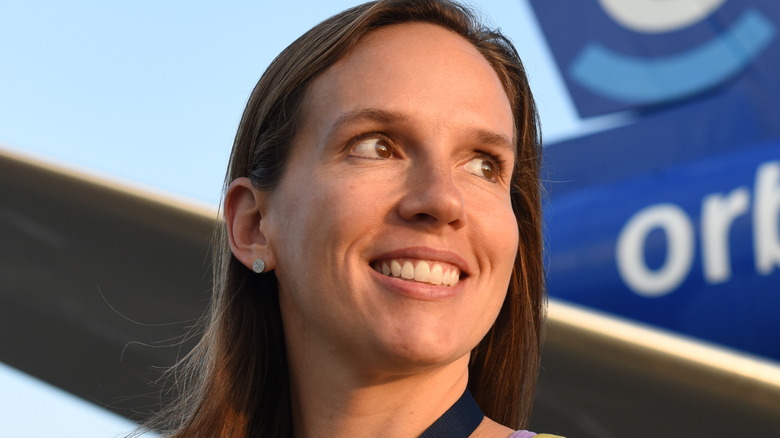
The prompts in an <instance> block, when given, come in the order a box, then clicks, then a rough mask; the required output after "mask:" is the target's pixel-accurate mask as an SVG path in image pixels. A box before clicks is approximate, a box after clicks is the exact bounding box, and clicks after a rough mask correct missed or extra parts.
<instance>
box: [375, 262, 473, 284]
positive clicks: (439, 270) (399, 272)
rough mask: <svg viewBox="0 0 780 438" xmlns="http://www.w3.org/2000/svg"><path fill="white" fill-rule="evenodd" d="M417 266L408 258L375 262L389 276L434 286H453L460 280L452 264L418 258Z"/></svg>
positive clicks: (378, 269)
mask: <svg viewBox="0 0 780 438" xmlns="http://www.w3.org/2000/svg"><path fill="white" fill-rule="evenodd" d="M416 263H417V266H415V265H413V264H412V261H410V260H390V261H389V262H387V261H386V262H382V264H381V265H379V264H376V265H375V269H376V270H377V271H379V272H381V273H382V274H384V275H387V276H389V277H396V278H399V277H400V278H403V279H405V280H413V281H419V282H421V283H429V284H433V285H436V286H439V285H444V286H449V287H451V286H455V285H456V284H458V281H459V280H460V271H459V270H458V269H457V268H455V267H454V266H452V265H448V264H446V263H445V264H442V263H436V262H428V261H425V260H419V261H417V262H416Z"/></svg>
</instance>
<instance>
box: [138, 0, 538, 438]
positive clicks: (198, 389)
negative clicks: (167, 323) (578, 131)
mask: <svg viewBox="0 0 780 438" xmlns="http://www.w3.org/2000/svg"><path fill="white" fill-rule="evenodd" d="M406 22H429V23H433V24H436V25H439V26H442V27H444V28H446V29H449V30H451V31H453V32H455V33H457V34H459V35H460V36H462V37H463V38H465V39H466V40H468V41H469V42H471V43H472V44H474V46H475V47H476V48H477V49H478V50H479V51H480V52H481V53H482V54H483V56H484V57H485V59H487V60H488V62H489V63H490V64H491V65H492V67H493V69H494V70H495V72H496V73H497V75H498V77H499V79H500V80H501V83H502V84H503V86H504V89H505V91H506V94H507V96H508V97H509V100H510V103H511V106H512V110H513V113H514V118H515V131H516V135H515V138H516V142H517V145H516V146H517V160H516V163H515V170H514V173H513V175H514V176H513V179H514V180H513V186H512V193H511V197H512V207H513V209H514V213H515V215H516V217H517V223H518V229H519V235H520V242H519V248H518V253H517V257H516V260H515V266H514V270H513V273H512V277H511V281H510V284H509V290H508V294H507V296H506V299H505V301H504V304H503V307H502V309H501V311H500V313H499V315H498V318H497V319H496V321H495V323H494V325H493V327H492V328H491V329H490V330H489V331H488V333H487V335H486V336H485V337H484V339H483V340H482V341H481V342H480V343H479V345H477V347H476V348H475V349H474V350H473V352H472V354H471V361H470V363H469V373H470V378H469V388H470V389H471V391H472V393H473V394H474V397H475V398H476V400H477V402H478V403H479V405H480V406H481V407H482V410H483V411H484V412H485V414H486V415H487V416H488V417H490V418H492V419H494V420H495V421H498V422H499V423H503V424H505V425H508V426H510V427H516V428H517V427H523V426H524V425H525V424H526V423H527V421H528V419H529V415H530V410H531V406H532V400H533V393H534V388H535V384H536V383H535V382H536V377H537V368H538V363H539V354H540V353H539V350H540V338H541V334H540V331H541V324H542V321H543V310H544V292H543V289H544V285H543V268H542V237H541V206H540V188H539V178H538V173H539V166H540V139H539V132H538V121H537V115H536V110H535V107H534V102H533V98H532V96H531V92H530V89H529V87H528V81H527V78H526V76H525V72H524V70H523V66H522V64H521V62H520V58H519V57H518V55H517V52H516V51H515V49H514V47H513V46H512V44H511V43H510V42H509V41H508V40H507V39H506V38H505V37H504V36H503V35H502V34H500V33H499V32H497V31H493V30H490V29H486V28H485V27H483V26H482V25H480V23H479V22H478V20H477V19H476V17H475V16H474V14H473V13H472V12H471V11H470V10H468V9H467V8H465V7H464V6H462V5H459V4H457V3H455V2H452V1H448V0H384V1H378V2H371V3H366V4H363V5H360V6H357V7H354V8H351V9H348V10H346V11H344V12H342V13H340V14H338V15H336V16H334V17H332V18H330V19H328V20H325V21H323V22H322V23H320V24H319V25H317V26H315V27H314V28H312V29H311V30H309V31H308V32H306V33H305V34H304V35H303V36H301V37H300V38H298V39H297V40H296V41H295V42H293V43H292V44H291V45H290V46H289V47H287V48H286V49H285V50H284V51H283V52H282V53H281V54H280V55H279V56H278V57H277V58H276V59H275V60H274V61H273V62H272V63H271V65H270V66H269V67H268V69H267V70H266V72H265V73H264V74H263V76H262V78H261V79H260V81H259V82H258V84H257V85H256V87H255V89H254V91H253V92H252V95H251V96H250V98H249V102H248V104H247V106H246V109H245V111H244V114H243V117H242V119H241V124H240V126H239V128H238V133H237V135H236V139H235V143H234V145H233V152H232V155H231V159H230V165H229V169H228V173H227V177H226V186H227V184H230V182H231V181H233V180H234V179H235V178H238V177H242V176H248V177H250V178H251V180H252V181H253V183H254V185H255V186H256V187H257V188H259V189H264V190H270V189H273V188H274V187H275V185H276V184H277V183H278V182H279V180H280V176H281V175H282V173H283V171H284V166H285V163H286V161H287V156H288V155H289V150H290V145H291V144H292V140H293V138H294V137H295V134H296V132H297V128H298V126H299V124H300V122H301V119H302V113H303V111H304V110H305V100H306V95H307V90H308V87H309V85H310V84H311V83H312V81H313V80H314V79H315V78H316V77H317V76H318V75H319V74H321V73H322V72H323V71H325V70H326V69H327V68H328V67H330V66H331V65H333V64H334V63H335V62H336V61H338V60H339V59H341V58H343V57H344V56H345V55H346V54H347V53H348V52H349V51H350V49H351V48H352V47H354V46H355V44H357V42H358V41H359V40H360V39H361V38H362V37H363V36H365V35H366V34H368V33H369V32H371V31H372V30H374V29H377V28H379V27H383V26H389V25H393V24H399V23H406ZM225 234H226V232H225V229H224V226H223V225H220V226H219V227H218V232H217V236H216V238H215V264H214V268H215V269H214V271H215V276H214V295H213V297H212V303H211V308H210V311H209V313H208V318H209V319H208V320H207V321H206V327H205V333H204V335H203V338H202V340H201V341H200V343H199V344H198V345H197V346H196V347H195V349H194V350H193V351H192V352H191V353H190V354H189V355H188V356H187V357H186V358H185V360H184V361H183V362H182V363H181V364H179V365H178V366H177V367H175V368H174V370H173V373H174V374H175V377H176V379H177V382H179V386H178V387H177V388H176V389H177V390H178V392H179V393H180V397H179V400H178V402H177V403H176V404H175V405H173V406H172V407H171V408H170V409H169V410H167V411H165V412H161V413H160V414H159V415H158V417H157V421H156V424H154V422H153V423H152V424H153V425H155V426H157V427H158V428H161V429H163V431H164V432H168V433H172V434H173V435H174V436H177V437H196V436H203V437H228V436H229V437H249V436H263V437H287V436H291V434H292V420H291V408H290V389H289V378H288V375H287V359H286V354H285V341H284V333H283V330H282V323H281V315H280V311H279V301H278V288H277V282H276V278H275V276H274V275H273V274H265V275H256V274H253V273H252V271H250V270H249V269H247V268H246V267H245V266H244V265H242V264H241V263H240V262H239V261H238V260H237V259H236V258H235V257H233V255H232V254H231V252H230V250H229V248H228V245H227V239H226V235H225ZM258 291H262V293H258Z"/></svg>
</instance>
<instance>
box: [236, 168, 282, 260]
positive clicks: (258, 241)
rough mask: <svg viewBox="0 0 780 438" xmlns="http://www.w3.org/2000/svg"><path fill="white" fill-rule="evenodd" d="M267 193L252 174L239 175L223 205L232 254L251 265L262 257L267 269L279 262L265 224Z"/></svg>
mask: <svg viewBox="0 0 780 438" xmlns="http://www.w3.org/2000/svg"><path fill="white" fill-rule="evenodd" d="M267 197H268V193H267V192H265V191H262V190H259V189H257V188H255V187H254V186H253V185H252V181H251V180H250V179H249V178H246V177H242V178H237V179H235V180H234V181H233V182H232V183H230V187H228V190H227V193H226V194H225V204H224V208H223V211H224V216H225V225H226V226H227V233H228V243H229V244H230V250H231V251H232V252H233V255H234V256H235V257H236V258H237V259H238V260H239V261H240V262H241V263H242V264H243V265H244V266H246V267H247V268H249V269H252V264H253V263H254V261H255V260H256V259H263V261H265V266H266V268H265V269H266V272H267V271H270V270H273V269H274V266H275V264H276V261H275V260H274V257H273V253H272V251H271V250H270V248H269V245H268V239H267V238H266V235H265V234H264V232H263V226H262V225H263V214H264V212H265V204H266V199H267Z"/></svg>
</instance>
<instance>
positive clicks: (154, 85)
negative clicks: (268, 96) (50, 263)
mask: <svg viewBox="0 0 780 438" xmlns="http://www.w3.org/2000/svg"><path fill="white" fill-rule="evenodd" d="M354 4H355V2H353V1H343V0H338V1H328V2H323V1H315V0H307V1H298V2H287V3H283V2H278V1H273V2H272V1H254V2H250V1H237V0H236V1H223V2H219V3H217V2H206V1H197V0H189V1H184V0H165V1H149V0H145V1H139V0H137V1H133V2H107V1H96V0H93V1H87V0H82V1H70V2H59V1H36V0H32V1H10V2H4V3H3V4H2V5H0V59H2V62H1V63H0V147H1V148H6V149H11V150H13V151H16V152H21V153H23V154H29V155H32V156H35V157H39V158H44V159H45V160H49V161H53V162H55V163H59V164H64V165H67V166H69V167H74V168H76V169H77V170H82V171H86V172H89V173H94V174H98V175H101V176H106V177H109V178H113V179H117V180H119V181H122V182H126V183H130V184H132V185H139V186H142V187H145V188H150V189H152V190H156V191H162V192H165V193H168V194H171V195H174V196H178V197H183V198H185V199H189V200H191V201H193V202H197V203H201V204H205V205H207V206H211V208H212V209H213V208H214V206H215V205H216V204H217V203H218V201H219V196H220V189H221V185H222V178H223V175H224V169H225V167H226V164H227V159H228V154H229V151H230V147H231V144H232V139H233V135H234V133H235V129H236V127H237V125H238V120H239V118H240V115H241V112H242V110H243V106H244V103H245V102H246V99H247V97H248V95H249V93H250V91H251V89H252V87H253V86H254V84H255V82H256V81H257V79H258V78H259V76H260V74H261V73H262V71H263V70H264V69H265V67H266V66H267V65H268V63H269V62H270V61H271V60H272V59H273V57H274V56H275V55H276V54H277V53H278V52H279V51H281V50H282V49H283V48H284V47H285V46H287V45H288V44H289V43H290V42H292V41H293V40H294V39H295V38H296V37H298V36H299V35H300V34H302V33H303V32H304V31H305V30H307V29H308V28H310V27H311V26H313V25H314V24H316V23H317V22H319V21H321V20H322V19H324V18H326V17H328V16H330V15H332V14H334V13H336V12H338V11H340V10H343V9H344V8H346V7H349V6H352V5H354ZM472 4H473V5H475V6H476V7H477V8H478V9H479V10H481V11H482V12H483V13H484V15H485V16H487V17H489V19H490V20H491V21H492V22H493V24H494V25H495V26H498V27H501V28H502V29H503V30H504V32H505V33H506V34H507V35H509V36H510V38H512V39H513V40H514V42H515V43H516V45H517V46H518V49H519V51H520V53H521V56H522V57H523V58H524V60H525V63H526V67H527V70H528V72H529V75H530V78H531V83H532V88H533V89H534V92H535V94H536V98H537V101H538V105H539V109H540V112H541V116H542V124H543V132H544V134H545V136H546V137H547V139H550V140H553V141H554V140H555V139H558V138H564V137H568V136H571V135H574V134H576V133H577V132H578V131H581V130H582V129H584V128H585V127H586V124H583V123H582V122H581V121H580V120H579V119H578V118H577V116H576V115H575V112H574V109H573V106H572V104H571V102H570V101H569V99H568V95H567V94H566V93H565V91H564V88H563V85H562V82H561V80H560V77H559V75H558V72H557V70H556V68H555V66H554V64H553V61H552V59H551V57H550V55H549V53H548V52H547V49H546V45H545V43H544V40H543V38H542V36H541V35H540V33H539V31H538V26H537V24H536V22H535V20H534V18H533V15H532V13H531V11H530V7H529V6H528V4H527V3H526V1H525V0H515V1H512V0H485V1H473V2H472ZM0 387H2V388H4V389H3V391H1V392H2V393H5V394H13V396H12V397H10V398H9V397H6V398H5V399H3V398H2V397H1V396H0V410H1V411H3V412H4V413H6V414H7V415H4V419H3V422H2V423H3V426H2V427H1V428H0V435H3V436H47V435H51V436H55V435H56V436H82V437H88V436H112V435H114V434H119V433H121V432H123V431H127V427H128V424H127V423H126V422H124V421H123V420H122V419H119V418H117V417H115V416H112V415H108V414H106V413H103V412H102V411H101V410H99V409H96V408H95V407H93V406H92V405H89V404H88V403H86V402H82V401H78V400H77V399H75V397H73V396H70V395H68V394H66V393H63V392H61V391H59V390H54V389H52V388H50V387H48V386H46V385H44V384H41V383H40V382H37V381H35V380H34V379H32V378H28V377H24V376H23V375H21V374H19V373H17V372H16V371H13V370H11V369H8V368H7V367H4V366H2V364H0ZM21 394H24V397H22V395H21ZM40 412H47V415H49V413H53V412H64V413H66V415H60V416H56V417H52V421H49V422H40V421H38V422H36V421H35V419H34V418H32V417H31V416H30V415H26V414H32V415H33V416H34V415H37V414H39V413H40ZM47 427H48V428H49V429H47ZM47 430H49V432H46V431H47Z"/></svg>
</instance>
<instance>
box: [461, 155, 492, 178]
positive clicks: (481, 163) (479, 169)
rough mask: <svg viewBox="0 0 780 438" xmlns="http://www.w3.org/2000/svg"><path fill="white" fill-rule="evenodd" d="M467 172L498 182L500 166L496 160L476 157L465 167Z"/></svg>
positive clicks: (481, 156)
mask: <svg viewBox="0 0 780 438" xmlns="http://www.w3.org/2000/svg"><path fill="white" fill-rule="evenodd" d="M463 168H464V169H466V171H467V172H470V173H473V174H474V175H477V176H479V177H482V178H485V179H486V180H488V181H490V182H496V181H498V172H499V165H498V163H496V161H495V160H493V159H491V158H489V157H486V156H483V155H480V156H477V157H474V158H472V159H471V161H469V162H468V163H466V164H465V165H464V166H463Z"/></svg>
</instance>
